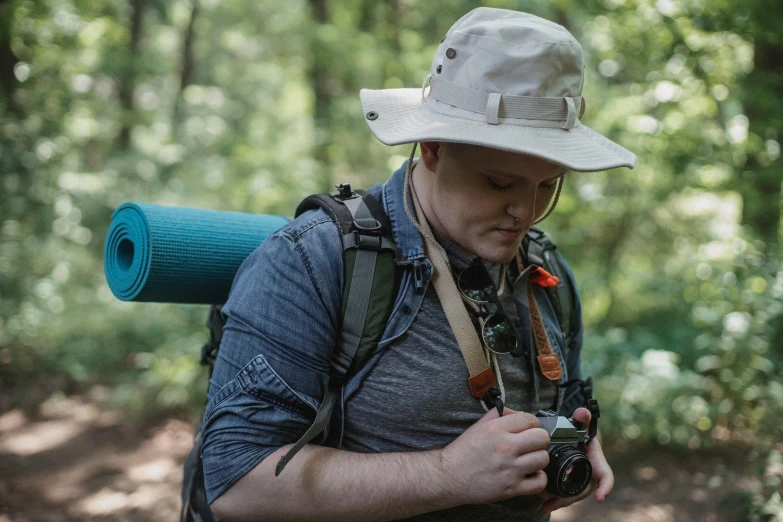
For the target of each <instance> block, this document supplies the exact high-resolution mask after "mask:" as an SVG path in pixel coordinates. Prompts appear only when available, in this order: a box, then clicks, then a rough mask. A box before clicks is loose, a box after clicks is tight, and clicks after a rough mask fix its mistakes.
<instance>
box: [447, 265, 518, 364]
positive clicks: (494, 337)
mask: <svg viewBox="0 0 783 522" xmlns="http://www.w3.org/2000/svg"><path fill="white" fill-rule="evenodd" d="M457 288H458V289H459V291H460V293H461V294H462V296H463V297H464V298H465V299H467V300H468V301H470V302H472V303H475V304H476V305H480V306H482V307H484V308H486V309H488V310H489V314H488V315H486V316H485V317H482V316H479V323H480V324H481V339H482V340H483V341H484V345H485V346H486V347H487V349H489V350H490V351H491V352H494V353H496V354H506V353H511V352H512V351H513V350H514V348H516V346H517V339H518V338H517V333H516V330H515V329H514V326H513V324H512V323H511V320H510V319H509V318H508V316H507V315H506V314H504V313H503V312H499V311H497V310H501V309H502V308H501V306H500V301H499V299H498V293H497V288H496V287H495V282H494V281H493V280H492V277H491V276H490V275H489V272H488V271H487V268H486V267H485V266H484V265H483V264H482V263H481V262H474V263H471V264H470V266H468V267H467V268H466V269H464V270H463V271H462V272H460V274H459V276H458V277H457Z"/></svg>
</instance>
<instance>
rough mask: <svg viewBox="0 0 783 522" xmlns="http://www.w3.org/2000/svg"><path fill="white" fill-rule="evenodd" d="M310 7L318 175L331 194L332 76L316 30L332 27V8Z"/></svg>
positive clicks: (316, 1) (314, 0) (319, 2)
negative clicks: (322, 27) (312, 33)
mask: <svg viewBox="0 0 783 522" xmlns="http://www.w3.org/2000/svg"><path fill="white" fill-rule="evenodd" d="M310 4H311V6H312V10H313V19H314V21H315V23H316V31H315V33H316V34H315V35H314V36H313V39H312V43H311V51H310V58H311V59H312V63H311V65H310V83H311V84H312V86H313V93H314V95H315V96H314V97H315V103H314V114H313V119H314V120H315V149H314V151H313V156H314V159H315V160H316V163H317V165H318V167H317V168H318V170H319V172H318V173H317V174H318V176H319V178H320V179H321V181H320V183H319V190H320V191H323V192H328V191H331V190H332V188H333V187H332V176H331V169H330V166H329V163H330V162H329V157H328V154H327V149H328V148H329V145H331V143H332V140H331V138H330V136H329V132H330V123H331V122H330V115H331V106H332V102H331V96H330V93H329V80H330V72H329V66H328V63H329V60H330V57H329V56H328V54H329V50H328V49H324V48H323V46H322V44H321V43H320V42H319V40H318V35H317V33H318V30H317V29H318V27H317V26H320V25H323V24H327V23H329V6H328V4H327V0H310Z"/></svg>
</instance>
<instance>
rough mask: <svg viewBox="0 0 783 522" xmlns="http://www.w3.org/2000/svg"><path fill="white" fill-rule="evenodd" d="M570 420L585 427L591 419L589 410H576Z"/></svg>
mask: <svg viewBox="0 0 783 522" xmlns="http://www.w3.org/2000/svg"><path fill="white" fill-rule="evenodd" d="M572 418H573V419H574V420H575V421H579V422H581V423H583V424H584V425H585V426H587V425H588V424H590V419H592V418H593V416H592V415H591V414H590V410H588V409H587V408H577V409H576V411H574V415H573V416H572Z"/></svg>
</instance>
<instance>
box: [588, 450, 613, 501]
mask: <svg viewBox="0 0 783 522" xmlns="http://www.w3.org/2000/svg"><path fill="white" fill-rule="evenodd" d="M587 453H588V455H587V456H588V458H589V459H590V463H591V464H592V465H593V478H594V479H596V480H597V481H598V489H597V491H596V493H595V500H596V502H603V501H604V500H606V497H608V496H609V493H611V492H612V488H614V473H613V472H612V468H611V466H609V463H608V462H607V461H606V456H604V452H603V450H602V449H601V443H600V442H598V439H594V440H593V441H591V442H590V444H588V445H587Z"/></svg>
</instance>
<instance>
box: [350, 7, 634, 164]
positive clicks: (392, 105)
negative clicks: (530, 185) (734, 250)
mask: <svg viewBox="0 0 783 522" xmlns="http://www.w3.org/2000/svg"><path fill="white" fill-rule="evenodd" d="M583 84H584V60H583V58H582V47H581V46H580V45H579V42H577V41H576V40H575V39H574V37H573V36H572V35H571V33H569V32H568V31H567V30H566V29H565V28H564V27H562V26H560V25H557V24H555V23H552V22H550V21H548V20H545V19H543V18H539V17H537V16H533V15H530V14H526V13H520V12H517V11H509V10H505V9H492V8H487V7H480V8H478V9H474V10H473V11H471V12H469V13H468V14H466V15H465V16H463V17H462V18H460V19H459V20H458V21H457V23H455V24H454V25H453V26H452V27H451V29H450V30H449V32H448V33H447V34H446V36H445V37H444V38H443V40H442V41H441V43H440V45H439V46H438V50H437V51H436V53H435V58H434V59H433V61H432V70H431V71H430V74H429V75H427V77H426V78H425V80H424V85H423V86H422V88H421V89H416V88H414V89H382V90H370V89H362V90H361V93H360V97H361V103H362V109H363V111H364V116H365V120H366V121H367V123H368V124H369V126H370V129H371V130H372V132H373V134H375V136H376V137H377V138H378V139H379V140H380V141H381V142H383V143H385V144H386V145H399V144H402V143H414V142H422V141H447V142H457V143H469V144H473V145H481V146H485V147H492V148H496V149H503V150H509V151H512V152H519V153H523V154H529V155H532V156H537V157H539V158H543V159H545V160H548V161H551V162H554V163H557V164H560V165H563V166H564V167H566V168H568V169H571V170H574V171H581V172H590V171H598V170H606V169H611V168H615V167H630V168H633V167H634V166H635V165H636V155H635V154H633V153H632V152H630V151H628V150H627V149H625V148H623V147H621V146H620V145H618V144H616V143H614V142H613V141H611V140H609V139H607V138H605V137H603V136H601V135H600V134H598V133H597V132H595V131H594V130H592V129H590V128H588V127H586V126H584V125H582V122H581V121H580V117H581V113H582V112H583V110H584V100H583V99H582V86H583Z"/></svg>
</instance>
